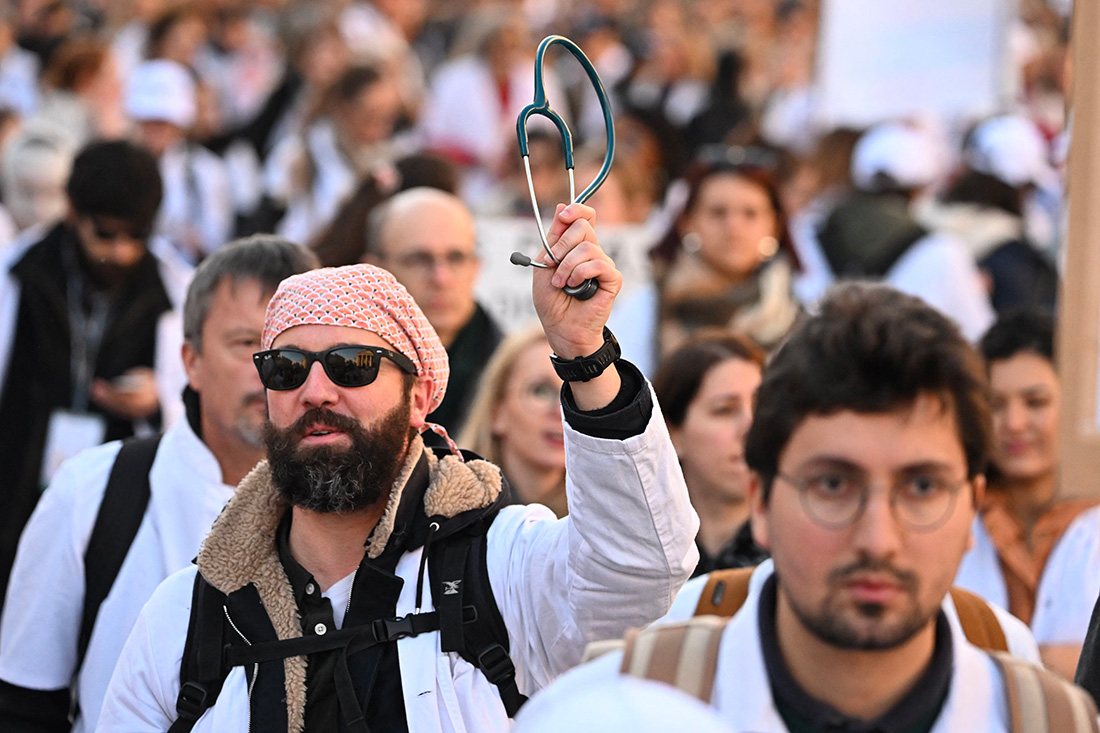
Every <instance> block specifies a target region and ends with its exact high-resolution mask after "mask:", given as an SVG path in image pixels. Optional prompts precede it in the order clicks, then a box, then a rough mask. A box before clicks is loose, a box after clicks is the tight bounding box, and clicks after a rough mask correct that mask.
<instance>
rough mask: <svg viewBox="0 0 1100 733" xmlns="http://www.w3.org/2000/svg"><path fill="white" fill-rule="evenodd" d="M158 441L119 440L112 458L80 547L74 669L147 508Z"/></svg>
mask: <svg viewBox="0 0 1100 733" xmlns="http://www.w3.org/2000/svg"><path fill="white" fill-rule="evenodd" d="M159 445H160V436H159V435H156V436H150V437H147V438H131V439H130V440H126V441H124V442H123V444H122V447H121V448H119V451H118V455H117V456H115V463H114V465H113V466H112V467H111V473H110V475H109V476H108V478H107V488H106V489H104V492H103V501H102V502H101V503H100V505H99V512H98V513H97V514H96V518H95V524H94V525H93V526H92V534H91V536H90V537H89V539H88V547H87V548H86V549H85V550H84V611H83V615H82V616H81V619H80V636H79V637H78V638H77V647H76V669H77V670H79V669H80V668H81V666H82V665H83V664H84V655H85V654H86V653H87V651H88V642H90V641H91V638H92V629H93V628H94V627H95V620H96V617H97V616H98V615H99V607H100V606H101V605H102V604H103V601H104V599H106V598H107V594H108V593H109V592H110V591H111V586H112V585H114V583H115V578H117V577H118V571H119V570H120V569H121V568H122V563H123V561H124V560H125V559H126V555H127V553H129V552H130V545H132V544H133V542H134V537H136V536H137V533H138V528H139V527H140V526H141V520H142V519H143V518H144V517H145V509H146V507H148V506H149V471H150V470H151V469H152V467H153V460H154V459H155V458H156V455H157V448H158V447H159Z"/></svg>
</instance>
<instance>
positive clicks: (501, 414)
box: [493, 339, 565, 502]
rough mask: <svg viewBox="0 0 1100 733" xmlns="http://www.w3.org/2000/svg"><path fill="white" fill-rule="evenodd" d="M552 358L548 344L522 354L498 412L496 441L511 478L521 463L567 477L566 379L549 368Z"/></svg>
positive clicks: (528, 499) (528, 498) (540, 343)
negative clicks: (563, 393)
mask: <svg viewBox="0 0 1100 733" xmlns="http://www.w3.org/2000/svg"><path fill="white" fill-rule="evenodd" d="M551 353H552V352H551V350H550V345H549V344H548V343H546V341H545V340H543V339H540V340H538V341H536V342H535V343H533V344H531V345H530V346H528V347H527V348H526V349H524V350H523V351H522V352H521V353H520V355H519V357H518V358H517V359H516V363H515V365H514V366H513V367H512V373H511V374H510V375H509V377H508V381H507V383H506V384H505V387H504V396H503V399H501V401H500V404H499V405H497V407H496V409H495V410H494V412H493V436H494V437H495V438H496V439H497V440H498V441H500V448H501V454H502V455H503V461H502V462H503V464H504V466H503V467H504V470H505V472H506V473H507V472H508V467H509V466H510V465H514V464H517V463H522V464H526V465H527V466H530V467H531V468H534V469H536V470H538V471H550V470H561V471H562V472H564V471H565V441H564V439H563V430H562V422H561V403H560V400H559V395H560V393H561V378H560V377H558V375H557V373H555V372H554V367H553V365H552V364H551V363H550V354H551ZM520 498H521V499H522V500H523V501H524V502H545V501H546V499H545V498H544V497H540V496H521V497H520Z"/></svg>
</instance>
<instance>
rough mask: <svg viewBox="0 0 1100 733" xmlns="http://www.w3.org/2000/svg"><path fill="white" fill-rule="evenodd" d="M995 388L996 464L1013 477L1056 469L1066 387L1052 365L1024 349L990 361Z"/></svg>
mask: <svg viewBox="0 0 1100 733" xmlns="http://www.w3.org/2000/svg"><path fill="white" fill-rule="evenodd" d="M989 381H990V385H991V387H992V389H993V465H995V466H996V467H997V470H998V471H1000V473H1002V474H1003V475H1004V477H1005V478H1006V479H1008V480H1009V481H1028V480H1033V479H1036V478H1043V477H1046V476H1050V475H1051V474H1053V473H1054V471H1055V468H1056V465H1057V457H1058V456H1057V454H1058V415H1059V410H1060V407H1061V398H1062V389H1061V386H1060V385H1059V383H1058V375H1057V374H1056V373H1055V371H1054V365H1053V364H1051V363H1050V361H1048V360H1047V359H1046V358H1045V357H1043V356H1042V355H1040V354H1037V353H1035V352H1033V351H1022V352H1019V353H1016V354H1013V355H1012V356H1011V357H1009V358H1007V359H998V360H996V361H994V362H992V363H991V364H990V366H989Z"/></svg>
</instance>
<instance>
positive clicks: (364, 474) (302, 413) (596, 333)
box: [99, 204, 698, 733]
mask: <svg viewBox="0 0 1100 733" xmlns="http://www.w3.org/2000/svg"><path fill="white" fill-rule="evenodd" d="M594 217H595V211H594V210H593V209H591V208H589V207H586V206H583V205H580V204H573V205H570V206H569V207H562V208H561V209H559V212H558V214H557V216H556V217H555V221H554V225H553V227H552V228H551V230H550V234H549V240H550V242H551V246H552V250H553V253H554V255H555V257H558V258H563V259H562V260H561V264H560V265H558V266H557V267H556V268H552V269H544V270H538V271H537V272H535V273H534V274H533V277H534V285H533V295H534V301H535V306H536V311H537V312H538V314H539V316H540V318H541V321H542V323H543V328H544V330H545V332H546V335H547V340H548V341H549V343H550V345H551V346H552V348H553V350H554V353H555V354H556V357H555V363H556V364H557V371H558V372H559V374H561V375H562V376H563V379H564V380H565V381H566V382H568V385H567V386H566V387H564V388H563V390H562V406H563V411H564V415H565V421H566V427H565V444H566V452H567V455H568V462H567V476H568V480H567V492H568V495H569V503H570V509H571V511H570V515H569V516H568V517H566V518H564V519H561V520H558V519H556V518H555V517H554V515H553V514H552V513H551V512H550V511H549V510H548V509H546V508H545V507H541V506H538V505H529V506H514V505H513V506H504V507H503V508H502V507H501V504H503V503H505V500H506V499H507V496H506V487H505V485H503V484H502V480H501V475H500V470H499V469H498V468H497V467H496V466H493V465H492V464H489V463H487V462H485V461H481V460H476V459H475V458H474V457H473V456H467V457H466V458H467V460H465V461H464V460H463V459H462V456H460V455H457V454H456V453H452V452H451V450H448V449H447V448H441V449H439V450H438V451H436V450H425V449H424V447H423V442H422V439H421V438H420V436H419V435H418V432H419V431H421V430H423V429H425V428H429V427H431V426H430V425H429V424H428V423H427V422H426V419H425V418H426V416H427V415H428V414H429V413H430V412H431V411H432V409H433V408H434V407H435V406H436V405H437V404H438V403H439V401H440V400H441V399H442V396H443V393H444V391H445V390H446V383H447V374H448V366H447V358H446V352H445V351H444V349H443V346H442V344H441V343H440V341H439V339H438V337H437V336H436V335H435V332H434V330H433V329H432V328H431V326H430V324H429V323H428V321H427V319H426V318H425V317H424V315H423V313H422V312H421V311H420V309H419V308H418V307H417V306H416V304H415V302H413V300H412V299H411V297H410V296H409V295H408V293H407V291H405V289H404V288H403V287H402V286H401V285H400V284H399V283H398V282H397V281H396V280H395V279H394V278H393V276H392V275H391V274H390V273H388V272H387V271H385V270H382V269H381V268H378V267H375V266H373V265H366V264H364V265H353V266H349V267H342V268H332V269H325V270H318V271H315V272H313V273H307V274H305V275H301V276H297V277H294V278H290V279H288V280H287V281H285V282H284V283H283V285H281V286H280V288H279V290H278V292H276V294H275V296H274V298H273V299H272V302H271V304H270V306H269V307H268V312H267V318H266V324H265V329H264V336H263V342H262V346H261V348H263V349H264V351H261V352H260V353H258V354H257V355H256V357H255V358H256V361H257V365H258V368H259V370H260V373H261V377H262V379H263V380H264V383H265V386H266V387H267V390H268V391H267V398H268V412H269V422H268V425H267V427H266V429H265V442H266V445H267V448H268V460H267V462H265V463H261V464H260V465H259V466H257V468H256V469H255V470H254V471H253V472H252V473H251V474H249V476H248V477H246V478H245V480H244V481H243V482H242V483H241V485H240V486H239V487H238V489H237V492H236V493H235V495H234V497H233V499H232V500H231V501H230V503H229V505H228V507H227V508H226V510H225V512H223V514H222V515H221V517H220V518H219V519H218V521H217V522H216V523H215V525H214V527H213V529H212V531H211V534H210V535H209V536H208V537H207V539H206V541H205V542H204V544H203V549H202V551H201V552H200V554H199V557H198V562H197V572H198V573H199V574H200V575H199V577H198V579H197V580H196V569H190V568H189V569H187V570H185V571H182V572H180V573H177V574H176V575H174V576H172V577H170V578H169V579H167V580H166V581H165V582H164V583H163V584H162V585H161V587H160V588H159V589H158V590H157V592H156V593H155V594H154V596H153V598H152V599H151V600H150V602H149V603H148V604H147V605H146V607H145V609H144V611H143V612H142V615H141V617H140V618H139V620H138V622H137V624H136V625H135V627H134V631H133V632H132V634H131V636H130V638H129V639H128V641H127V644H126V647H125V648H124V650H123V653H122V657H121V659H120V661H119V665H118V667H117V668H116V669H115V674H114V677H113V678H112V680H111V683H110V687H109V690H108V693H107V699H106V701H105V703H104V708H103V713H102V715H101V717H100V721H99V730H100V731H103V732H110V731H127V733H134V732H135V731H154V730H155V731H163V730H165V729H167V728H168V727H169V726H172V725H173V721H175V722H176V723H177V724H178V723H180V722H182V721H189V722H188V724H187V725H186V727H183V728H181V727H180V726H178V725H177V726H176V727H173V730H179V729H187V728H191V729H193V730H195V731H212V730H216V731H233V730H242V731H243V730H246V729H252V730H282V729H289V730H334V729H336V728H337V727H338V726H341V725H347V726H348V727H349V728H350V729H352V730H386V731H399V730H408V731H414V732H415V731H473V730H476V731H506V730H508V729H509V727H510V723H509V711H510V710H514V706H515V704H516V703H517V702H518V699H517V698H518V696H521V695H530V694H531V693H533V692H535V691H536V690H538V689H539V688H541V687H543V686H545V685H546V684H548V683H549V682H550V681H551V680H552V679H553V678H554V677H556V676H557V675H559V674H561V673H562V672H563V671H565V670H566V669H568V668H570V667H571V666H573V665H575V664H577V663H578V662H579V661H580V659H581V654H582V652H583V650H584V647H585V646H586V644H587V643H588V642H590V641H593V640H597V639H608V638H615V637H617V636H619V635H621V634H622V633H623V632H624V631H625V629H626V628H628V627H630V626H633V625H638V624H644V623H649V622H651V621H652V620H654V619H656V618H658V617H660V616H661V615H662V614H663V613H665V612H666V611H667V610H668V607H669V604H670V603H671V601H672V597H673V596H674V595H675V592H676V591H677V590H678V589H679V587H680V586H681V585H682V584H683V582H684V581H685V580H686V579H687V577H688V576H689V575H690V573H691V570H692V568H693V567H694V566H695V563H696V562H697V560H698V556H697V553H696V551H695V548H694V543H693V541H692V540H693V538H694V536H695V533H696V531H697V528H698V520H697V518H696V516H695V514H694V512H693V511H692V509H691V506H690V503H689V502H688V497H687V489H686V486H685V485H684V480H683V476H682V474H681V473H680V470H679V467H678V465H677V462H676V457H675V452H674V450H673V447H672V444H671V441H670V440H669V437H668V433H667V432H666V430H665V428H664V422H663V420H662V418H661V415H660V410H659V409H658V407H657V405H656V403H655V400H654V398H653V394H652V389H651V387H650V386H649V384H648V383H647V382H646V381H645V379H644V378H643V377H642V376H641V373H640V372H639V371H638V370H637V369H636V368H635V367H633V366H632V365H630V364H629V363H627V362H625V361H621V360H619V359H618V350H617V348H616V344H615V341H614V338H613V337H612V336H611V335H610V332H609V331H607V330H606V329H605V328H604V323H605V322H606V319H607V315H608V312H609V310H610V307H611V303H612V301H613V300H614V297H615V295H616V293H617V292H618V290H619V288H620V286H621V283H622V276H621V274H620V273H619V272H618V271H617V270H616V269H615V266H614V264H613V263H612V262H611V260H610V259H609V258H608V257H607V255H606V254H605V253H604V252H603V251H602V250H601V249H600V247H599V244H598V240H597V238H596V235H595V231H594V230H593V228H592V221H593V220H594ZM587 277H593V278H595V279H596V280H597V282H598V283H599V290H598V292H597V293H596V294H595V295H594V296H593V297H592V298H591V299H589V300H584V301H580V300H574V299H572V298H570V297H568V296H566V295H565V294H564V293H563V292H562V290H560V289H559V288H560V287H561V286H563V285H565V284H567V283H571V284H574V285H575V284H579V283H580V282H581V281H583V280H584V279H585V278H587ZM315 361H320V362H321V363H320V364H315V363H314V362H315ZM585 380H587V381H585ZM463 543H465V544H463ZM454 547H466V548H467V549H468V550H469V551H470V552H471V553H474V552H475V550H476V558H479V561H478V562H477V563H476V564H473V563H470V562H468V561H467V555H466V554H463V555H462V556H461V557H459V558H458V563H459V564H458V566H457V568H455V567H452V568H450V569H448V563H449V562H450V558H451V557H452V555H451V554H449V552H450V550H451V549H452V548H454ZM439 557H441V558H442V559H441V560H440V562H439V564H436V561H435V559H436V558H439ZM426 566H427V569H428V570H427V572H425V567H426ZM477 566H480V568H481V569H482V570H481V573H482V575H483V577H484V576H487V586H488V589H489V595H490V596H491V598H490V599H489V600H490V601H491V602H492V604H493V605H495V607H496V613H498V614H499V619H500V621H501V623H500V626H501V627H503V632H504V633H505V638H504V639H502V640H501V642H500V643H499V644H497V645H496V647H495V654H496V655H497V656H496V660H495V662H493V663H491V664H490V663H488V662H489V659H490V657H487V656H485V655H479V656H478V658H477V660H476V661H477V664H478V666H477V667H476V668H475V666H474V664H472V663H471V662H469V661H467V659H466V658H465V656H464V655H465V653H466V651H468V648H467V647H465V645H464V642H463V641H462V637H463V633H460V631H461V630H464V634H465V638H466V639H467V640H470V638H471V636H472V634H473V629H474V628H476V627H475V626H467V624H468V623H469V624H473V623H476V621H477V617H470V616H469V615H468V614H466V613H464V607H463V605H462V604H463V603H464V602H465V603H470V602H471V601H470V600H466V601H464V600H463V599H464V598H466V599H470V598H474V599H476V597H477V593H478V592H479V588H480V589H484V586H483V585H481V584H479V583H478V582H477V580H476V579H475V575H476V573H477ZM440 567H442V569H441V570H439V571H438V572H437V569H439V568H440ZM456 569H457V570H459V571H460V572H461V575H460V576H459V577H455V576H454V575H449V574H448V573H450V572H451V571H453V570H456ZM425 580H426V581H427V583H425V582H424V581H425ZM464 593H465V594H466V595H465V596H464V595H463V594H464ZM205 598H214V599H215V603H214V604H213V605H212V604H210V603H208V602H207V601H205V600H204V599H205ZM193 599H195V603H196V604H197V605H196V606H195V608H196V609H197V610H196V613H197V614H200V615H201V616H202V617H203V618H204V619H209V618H210V616H209V612H210V611H211V610H212V611H213V619H214V622H213V623H212V624H211V625H210V626H203V625H202V621H198V625H199V628H202V629H203V630H204V631H206V630H209V631H211V632H214V631H220V633H221V634H223V636H222V637H221V638H224V639H225V642H226V643H227V644H229V645H230V649H229V650H227V652H226V657H225V659H226V661H227V665H229V668H228V669H224V668H223V669H222V670H215V671H220V672H224V682H221V679H222V678H219V679H218V680H214V681H215V682H220V685H219V686H220V693H218V694H217V698H216V700H212V699H211V698H212V695H210V694H209V692H210V690H213V689H215V688H214V687H212V686H209V685H206V684H205V682H206V680H205V678H204V679H200V680H195V679H193V678H192V679H185V680H183V681H184V682H185V683H186V685H184V686H182V687H181V660H183V664H184V666H186V665H187V662H188V659H189V658H190V657H188V658H186V659H185V658H184V653H185V646H186V645H187V644H189V643H194V644H195V645H196V646H197V647H198V648H205V647H206V645H207V644H208V639H209V638H210V637H208V636H198V635H197V636H194V637H191V638H190V639H188V636H189V634H188V627H189V618H190V617H191V608H192V601H193ZM456 604H457V605H456ZM474 605H475V608H476V601H474ZM452 611H457V612H458V613H461V614H462V616H461V617H458V620H457V623H456V624H455V626H453V627H452V626H449V625H448V624H449V621H453V620H455V619H456V617H455V616H453V615H449V614H451V613H452ZM485 612H486V608H485V606H484V605H483V606H482V608H481V611H480V613H485ZM480 613H479V614H478V615H477V616H478V617H480ZM223 619H225V620H223ZM391 628H394V629H398V630H400V629H407V630H408V631H409V632H410V634H405V633H390V631H389V630H390V629H391ZM437 629H438V630H437ZM286 640H290V642H287V641H286ZM394 642H396V643H394ZM288 643H289V645H290V650H289V651H280V650H286V649H287V648H288V646H287V645H288ZM219 648H220V646H219ZM464 650H465V651H464ZM489 651H490V649H488V648H487V649H486V652H489ZM502 651H506V652H507V657H510V664H509V663H508V661H507V657H505V656H504V655H502V654H501V652H502ZM242 654H243V655H246V656H248V655H250V654H260V656H261V657H262V659H261V658H260V657H256V658H255V659H254V661H241V663H240V664H239V665H238V664H237V663H236V662H234V661H233V660H234V659H236V660H238V661H240V660H241V659H242V657H240V656H239V655H242ZM290 655H294V656H290ZM215 656H217V655H215ZM200 666H201V664H200ZM506 667H513V670H512V671H511V673H510V674H508V675H504V676H503V678H502V677H501V676H500V675H498V674H497V672H498V671H499V670H500V669H501V668H506ZM491 679H492V680H494V681H493V682H491V681H490V680H491ZM181 689H186V691H187V692H186V694H183V695H181ZM509 700H511V702H509ZM200 701H201V702H200ZM210 704H212V705H213V706H212V707H209V708H207V706H208V705H210ZM192 726H193V727H192Z"/></svg>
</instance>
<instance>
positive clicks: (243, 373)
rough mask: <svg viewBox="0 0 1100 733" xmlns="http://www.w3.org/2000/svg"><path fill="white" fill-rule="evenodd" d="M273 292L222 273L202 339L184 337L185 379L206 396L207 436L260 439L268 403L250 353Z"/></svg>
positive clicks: (252, 442) (251, 442)
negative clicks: (197, 341)
mask: <svg viewBox="0 0 1100 733" xmlns="http://www.w3.org/2000/svg"><path fill="white" fill-rule="evenodd" d="M271 295H272V293H271V292H268V291H266V290H265V289H264V288H263V286H262V285H261V284H260V283H259V281H257V280H254V279H241V280H235V279H233V278H230V277H226V278H223V279H222V281H221V282H220V283H218V286H217V287H216V288H215V289H214V292H213V297H212V298H211V300H210V309H209V311H208V312H207V315H206V321H205V322H204V323H203V324H202V340H201V344H198V345H197V344H193V343H191V342H186V343H184V346H183V363H184V367H185V368H186V369H187V381H188V383H189V384H190V385H191V388H192V389H193V390H195V391H196V392H198V393H199V395H200V396H201V398H202V428H203V439H204V440H206V441H207V442H211V441H215V443H216V444H218V445H222V444H224V443H226V442H229V443H231V444H232V443H237V444H244V445H247V446H249V447H252V448H259V447H260V446H261V445H262V439H263V425H264V418H266V417H267V403H266V402H265V400H264V388H263V384H261V383H260V377H259V374H257V372H256V368H255V366H253V364H252V355H253V354H254V353H256V352H257V351H259V350H260V335H261V334H262V333H263V328H264V313H265V311H266V310H267V302H268V300H270V299H271Z"/></svg>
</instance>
